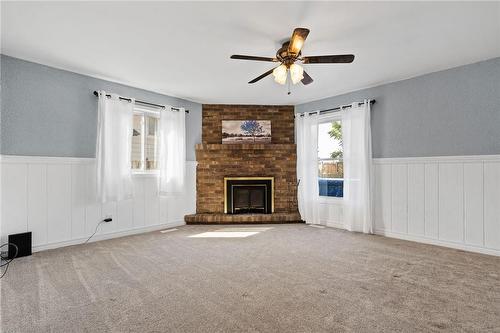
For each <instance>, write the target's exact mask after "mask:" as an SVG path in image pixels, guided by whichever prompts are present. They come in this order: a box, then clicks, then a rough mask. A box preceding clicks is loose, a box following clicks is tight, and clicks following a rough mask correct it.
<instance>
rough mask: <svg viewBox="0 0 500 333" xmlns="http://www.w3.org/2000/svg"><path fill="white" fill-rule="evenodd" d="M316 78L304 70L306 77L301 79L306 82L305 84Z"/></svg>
mask: <svg viewBox="0 0 500 333" xmlns="http://www.w3.org/2000/svg"><path fill="white" fill-rule="evenodd" d="M313 81H314V80H313V79H312V77H310V76H309V74H307V72H306V71H304V78H303V79H302V80H301V82H302V83H303V84H304V85H308V84H309V83H312V82H313Z"/></svg>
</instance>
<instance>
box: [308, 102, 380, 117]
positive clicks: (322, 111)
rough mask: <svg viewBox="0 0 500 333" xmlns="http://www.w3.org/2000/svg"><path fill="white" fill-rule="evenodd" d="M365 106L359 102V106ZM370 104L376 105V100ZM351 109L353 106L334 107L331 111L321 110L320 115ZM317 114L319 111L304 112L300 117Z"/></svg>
mask: <svg viewBox="0 0 500 333" xmlns="http://www.w3.org/2000/svg"><path fill="white" fill-rule="evenodd" d="M353 104H354V103H353ZM363 104H365V102H358V106H361V105H363ZM370 104H375V100H374V99H372V100H370ZM351 107H352V104H349V105H341V106H337V107H334V108H331V109H325V110H320V111H319V114H325V113H330V112H338V111H340V110H343V109H348V108H351ZM316 113H318V111H311V112H303V113H301V114H300V117H303V116H304V115H305V114H308V115H312V114H316Z"/></svg>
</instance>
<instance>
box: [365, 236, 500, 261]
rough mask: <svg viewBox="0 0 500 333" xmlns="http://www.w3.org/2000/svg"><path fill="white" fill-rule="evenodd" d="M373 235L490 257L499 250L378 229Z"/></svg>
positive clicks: (496, 254) (497, 254) (499, 252)
mask: <svg viewBox="0 0 500 333" xmlns="http://www.w3.org/2000/svg"><path fill="white" fill-rule="evenodd" d="M375 234H376V235H380V236H385V237H390V238H396V239H402V240H406V241H411V242H417V243H424V244H430V245H437V246H443V247H449V248H452V249H457V250H462V251H469V252H475V253H481V254H488V255H492V256H500V251H499V250H495V249H489V248H485V247H477V246H472V245H466V244H461V243H454V242H447V241H442V240H437V239H431V238H426V237H420V236H412V235H408V234H402V233H397V232H393V231H385V230H380V229H376V230H375Z"/></svg>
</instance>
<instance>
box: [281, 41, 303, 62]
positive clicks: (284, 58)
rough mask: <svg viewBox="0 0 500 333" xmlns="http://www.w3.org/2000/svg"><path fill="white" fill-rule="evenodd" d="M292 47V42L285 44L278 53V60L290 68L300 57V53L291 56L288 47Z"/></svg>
mask: <svg viewBox="0 0 500 333" xmlns="http://www.w3.org/2000/svg"><path fill="white" fill-rule="evenodd" d="M289 45H290V42H289V41H288V42H285V43H283V45H282V46H281V48H280V49H279V50H278V52H276V58H277V59H278V60H279V61H280V62H282V63H283V65H285V66H287V67H290V65H291V64H293V63H294V62H295V61H296V60H297V58H298V57H299V56H300V52H299V54H297V55H294V54H291V53H289V52H288V46H289Z"/></svg>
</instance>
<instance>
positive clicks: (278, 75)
mask: <svg viewBox="0 0 500 333" xmlns="http://www.w3.org/2000/svg"><path fill="white" fill-rule="evenodd" d="M287 72H288V69H287V68H286V66H285V65H283V64H281V65H279V66H278V67H276V68H275V69H274V70H273V76H274V81H276V82H278V83H279V84H285V83H286V77H287Z"/></svg>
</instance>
